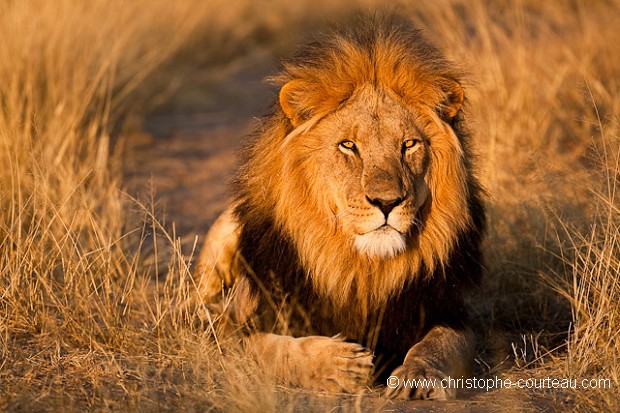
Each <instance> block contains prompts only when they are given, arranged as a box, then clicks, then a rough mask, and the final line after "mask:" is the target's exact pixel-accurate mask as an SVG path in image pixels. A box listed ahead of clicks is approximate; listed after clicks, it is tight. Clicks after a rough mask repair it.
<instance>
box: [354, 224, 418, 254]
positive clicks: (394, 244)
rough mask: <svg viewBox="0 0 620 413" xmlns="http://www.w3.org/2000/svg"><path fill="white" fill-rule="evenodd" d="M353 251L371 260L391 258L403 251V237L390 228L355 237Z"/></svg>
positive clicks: (404, 244) (382, 228) (404, 245)
mask: <svg viewBox="0 0 620 413" xmlns="http://www.w3.org/2000/svg"><path fill="white" fill-rule="evenodd" d="M354 245H355V249H357V250H358V251H359V252H360V253H363V254H366V255H368V256H369V257H373V258H392V257H395V256H397V255H398V254H400V253H402V252H403V251H405V247H406V246H407V244H406V242H405V237H404V235H403V234H401V233H400V232H398V231H396V230H395V229H394V228H391V227H381V228H379V229H376V230H374V231H370V232H367V233H366V234H362V235H356V236H355V243H354Z"/></svg>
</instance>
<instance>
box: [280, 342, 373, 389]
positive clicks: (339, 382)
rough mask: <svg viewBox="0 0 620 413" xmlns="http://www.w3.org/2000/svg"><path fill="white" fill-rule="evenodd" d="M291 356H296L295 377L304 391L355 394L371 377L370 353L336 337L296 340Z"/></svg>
mask: <svg viewBox="0 0 620 413" xmlns="http://www.w3.org/2000/svg"><path fill="white" fill-rule="evenodd" d="M295 353H297V355H298V356H299V357H300V358H298V363H296V367H297V370H298V371H297V374H296V375H297V377H299V378H301V379H302V380H301V381H302V383H300V384H301V385H302V386H303V387H306V388H311V389H314V390H322V391H330V392H347V393H355V392H358V391H361V390H363V389H364V388H365V387H366V386H367V385H368V381H369V378H370V376H371V374H372V369H373V365H372V354H371V353H370V352H369V351H368V350H366V349H365V348H364V347H362V346H361V345H359V344H357V343H347V342H345V341H343V339H341V338H339V337H323V336H311V337H302V338H299V339H297V349H296V351H295ZM290 355H292V354H290Z"/></svg>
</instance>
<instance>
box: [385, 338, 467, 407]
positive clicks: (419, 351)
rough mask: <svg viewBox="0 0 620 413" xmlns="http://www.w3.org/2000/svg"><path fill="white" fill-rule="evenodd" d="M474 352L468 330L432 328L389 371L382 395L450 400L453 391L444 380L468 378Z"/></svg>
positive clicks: (454, 393) (454, 391)
mask: <svg viewBox="0 0 620 413" xmlns="http://www.w3.org/2000/svg"><path fill="white" fill-rule="evenodd" d="M474 352H475V338H474V335H473V333H472V332H471V330H469V329H462V330H456V329H453V328H450V327H445V326H436V327H433V328H432V329H431V330H430V331H429V332H428V334H427V335H426V336H425V337H424V338H423V339H422V340H421V341H420V342H419V343H417V344H416V345H415V346H413V347H411V349H410V350H409V352H408V353H407V355H406V356H405V360H404V361H403V364H402V365H401V366H400V367H398V368H396V369H395V370H394V371H393V372H392V374H391V376H390V378H389V379H388V389H387V392H386V394H387V396H388V397H391V398H396V397H398V398H406V399H435V400H447V399H453V398H455V397H456V389H455V388H449V387H448V386H447V385H448V378H449V377H450V378H452V379H458V378H461V377H463V376H468V375H469V374H470V370H471V363H472V361H473V357H474ZM424 383H426V386H424ZM433 383H434V386H433V385H432V384H433Z"/></svg>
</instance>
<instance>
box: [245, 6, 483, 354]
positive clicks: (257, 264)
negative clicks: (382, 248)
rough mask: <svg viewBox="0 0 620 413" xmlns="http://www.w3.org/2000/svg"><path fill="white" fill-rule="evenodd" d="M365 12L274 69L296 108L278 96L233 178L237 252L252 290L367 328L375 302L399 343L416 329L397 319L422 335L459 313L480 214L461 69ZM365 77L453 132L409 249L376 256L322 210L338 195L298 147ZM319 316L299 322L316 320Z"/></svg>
mask: <svg viewBox="0 0 620 413" xmlns="http://www.w3.org/2000/svg"><path fill="white" fill-rule="evenodd" d="M370 20H371V23H370V24H368V22H366V23H364V24H358V23H359V22H357V23H353V24H351V25H348V26H346V28H344V29H340V30H336V31H335V32H333V33H331V34H329V35H325V36H323V37H321V38H318V39H316V40H315V41H313V42H311V43H309V44H307V45H306V46H305V47H303V48H301V49H300V51H299V52H298V53H297V54H295V55H294V56H293V58H292V59H290V60H288V61H286V62H285V63H283V67H282V70H281V71H280V73H279V74H278V75H276V76H274V77H273V78H272V80H273V81H274V82H275V84H276V85H278V86H279V87H283V86H285V85H289V86H290V89H289V90H288V95H289V96H290V97H291V99H292V100H293V101H294V104H295V105H296V107H297V108H298V110H297V111H296V116H295V117H294V118H293V119H291V117H290V116H287V115H286V114H285V113H284V111H283V110H282V107H281V105H282V102H276V104H275V105H274V108H273V112H272V113H271V114H270V115H268V116H266V117H265V118H263V119H262V122H261V123H260V124H259V125H258V128H257V130H256V131H255V133H254V134H253V136H251V137H250V142H249V143H248V145H247V148H246V153H245V156H244V158H243V160H242V163H241V167H240V170H239V173H238V176H237V178H236V183H235V188H236V205H237V206H236V209H235V215H236V219H237V221H238V222H239V223H240V225H241V228H242V229H241V235H240V241H239V247H240V248H239V249H240V256H241V257H242V259H243V261H244V265H247V266H248V268H249V269H248V271H247V273H248V274H250V273H251V275H248V279H249V280H250V282H251V284H252V285H253V288H254V290H255V291H256V293H257V294H259V293H260V292H261V291H262V292H264V289H265V288H267V289H271V291H270V292H271V293H273V294H275V295H276V296H277V294H278V291H279V292H281V293H282V295H281V296H282V297H289V299H290V297H296V298H295V300H297V301H296V302H298V303H300V304H302V306H305V308H306V311H311V310H312V309H311V308H309V307H313V306H316V305H321V306H322V305H328V306H329V307H330V308H331V309H333V311H334V314H335V315H334V317H335V318H334V319H333V320H331V321H330V323H331V322H334V323H335V324H337V325H340V327H338V328H337V329H336V330H343V329H344V333H345V334H347V335H348V336H360V335H363V334H368V328H369V327H368V325H367V323H366V321H365V320H366V319H367V318H368V317H370V316H371V315H372V314H373V313H376V312H381V314H382V317H383V316H384V317H383V318H384V319H383V320H382V321H380V323H382V324H383V326H385V324H386V323H387V324H391V325H392V330H394V331H395V332H394V333H386V334H387V336H386V338H385V339H384V341H386V340H387V341H389V340H394V341H395V342H396V343H392V344H386V343H387V341H386V343H384V344H385V346H387V347H391V348H394V349H399V350H401V351H402V350H403V349H405V345H404V344H403V345H402V346H401V345H400V344H398V341H409V342H410V341H411V340H403V337H401V336H398V334H405V333H398V331H401V332H402V331H403V330H405V328H404V326H403V328H400V329H399V324H401V326H402V324H404V325H408V324H409V325H410V324H415V325H417V326H422V329H421V330H418V331H417V333H415V334H416V337H417V335H419V334H423V332H424V331H423V330H424V329H425V328H427V327H424V326H428V325H430V324H431V322H435V323H437V322H438V323H444V322H448V321H446V320H444V318H445V317H462V318H463V319H464V318H465V312H464V309H463V291H464V290H465V289H466V288H467V287H470V286H472V285H477V284H478V283H479V279H480V275H481V269H482V265H481V252H480V243H481V237H482V234H483V231H484V226H485V218H484V209H483V206H482V202H481V193H482V191H481V188H480V185H479V184H478V181H477V179H476V176H475V170H474V168H473V166H472V154H471V149H470V143H469V140H470V138H469V135H468V133H467V132H466V130H465V127H464V121H463V118H464V115H463V110H460V111H459V112H458V113H457V114H456V115H455V114H450V115H451V116H448V114H447V113H446V112H447V111H449V110H450V109H449V103H450V99H451V98H452V97H451V96H450V93H449V92H447V91H446V87H445V86H446V85H449V84H450V82H455V81H457V82H459V83H460V81H461V80H460V77H461V74H460V72H459V71H458V70H455V67H454V65H453V64H451V63H450V62H448V61H447V60H446V59H445V58H444V57H443V56H442V55H441V54H440V53H439V52H438V51H437V49H436V48H435V47H433V46H432V45H431V44H430V43H429V42H428V41H427V40H426V39H425V38H424V37H423V36H422V34H421V33H420V32H419V31H418V30H416V29H414V28H412V27H411V26H410V24H409V23H408V22H406V21H403V20H400V19H398V18H394V17H388V18H386V17H376V16H375V17H371V18H370ZM369 84H370V85H373V86H374V87H377V88H384V89H389V90H391V91H392V92H394V93H395V94H396V95H397V96H398V97H399V98H400V99H401V101H402V102H403V103H404V104H405V105H407V106H408V107H411V108H413V109H415V110H417V111H426V112H428V115H429V116H435V117H438V118H441V119H449V120H448V121H445V122H439V123H440V124H443V125H444V128H445V130H441V131H438V133H444V134H445V135H446V136H448V137H449V139H445V140H443V141H442V142H438V143H433V144H431V146H430V151H431V164H430V170H429V172H428V174H429V187H430V196H429V201H428V202H427V204H426V205H425V206H424V208H422V210H421V211H420V214H419V216H418V218H417V219H418V220H419V224H418V225H417V226H416V228H417V231H415V232H413V233H412V234H411V235H410V237H411V239H410V240H409V241H408V242H409V244H408V248H407V249H406V251H405V252H404V253H402V254H399V255H396V256H394V257H389V258H382V259H373V258H372V257H367V256H364V255H361V254H360V253H359V252H358V251H356V250H355V249H354V248H352V246H351V240H350V239H349V238H347V237H345V236H344V235H343V234H341V233H339V231H338V227H337V223H336V220H335V219H334V220H330V219H326V216H329V215H330V211H328V210H326V208H328V202H327V201H326V199H328V198H329V197H331V196H334V195H333V194H330V193H329V192H328V191H329V189H328V188H329V185H326V183H325V182H320V179H319V178H318V176H317V171H316V168H315V167H313V166H312V159H308V157H307V156H304V155H301V154H302V153H303V152H302V151H300V150H298V149H299V147H300V146H302V145H303V144H304V136H303V135H304V133H305V132H307V131H308V130H310V129H311V128H313V127H314V125H316V124H317V123H318V122H320V121H321V119H323V118H324V117H325V116H326V115H327V114H329V113H331V112H333V111H335V110H337V109H338V108H339V107H341V106H342V105H343V103H344V102H346V101H347V99H349V97H351V96H352V95H353V94H354V93H355V91H356V90H357V89H359V88H361V87H363V86H364V85H369ZM431 112H432V113H431ZM379 116H380V114H379ZM428 128H438V126H437V124H433V125H428ZM317 303H319V304H317ZM325 303H328V304H325ZM386 307H387V308H388V309H387V311H386V310H385V309H386ZM395 307H398V308H395ZM310 318H311V317H310ZM334 320H335V321H334ZM338 320H340V321H338ZM315 321H316V320H310V321H307V323H306V324H308V325H310V324H311V325H312V326H313V328H315V330H322V327H321V326H320V325H318V326H317V324H316V322H315ZM318 323H320V322H318ZM458 323H460V321H459V322H458ZM343 326H344V327H343ZM347 330H348V331H347ZM362 330H364V331H362ZM386 331H387V330H386ZM412 331H415V329H413V330H412ZM327 332H328V331H327V330H326V331H323V332H322V333H323V334H324V333H327ZM407 334H409V333H407ZM411 339H413V340H415V338H413V337H411ZM409 345H411V343H409ZM401 347H402V349H401Z"/></svg>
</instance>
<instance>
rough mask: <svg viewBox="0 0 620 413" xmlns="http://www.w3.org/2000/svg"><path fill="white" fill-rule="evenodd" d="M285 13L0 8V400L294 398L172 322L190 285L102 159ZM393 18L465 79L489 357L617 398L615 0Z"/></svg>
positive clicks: (457, 3) (296, 11)
mask: <svg viewBox="0 0 620 413" xmlns="http://www.w3.org/2000/svg"><path fill="white" fill-rule="evenodd" d="M228 3H230V2H228ZM289 3H290V2H285V1H274V2H273V4H272V5H271V7H270V8H269V11H266V9H265V7H264V6H261V5H255V4H254V3H253V2H250V1H245V0H243V1H238V2H235V4H234V6H230V5H227V4H226V2H223V1H215V2H200V1H186V2H164V1H154V2H148V3H146V2H141V1H135V2H122V3H121V2H114V1H112V2H109V1H102V0H101V1H100V0H97V1H91V2H80V1H77V0H61V1H56V2H49V1H44V0H27V1H18V2H7V3H6V4H3V5H1V6H0V79H2V81H0V389H2V391H1V393H0V409H4V410H20V409H21V410H26V411H28V410H34V409H37V410H39V409H52V410H54V406H61V405H62V406H66V408H73V409H75V410H81V409H84V408H91V409H95V410H97V409H115V410H116V409H123V410H129V409H136V410H138V409H139V410H144V409H155V408H157V409H161V410H172V409H178V408H181V409H185V410H204V409H207V408H215V409H219V410H237V411H247V410H257V409H262V410H272V409H274V408H275V406H288V408H289V409H293V408H294V406H295V404H296V403H303V402H304V397H305V396H304V395H303V394H302V395H299V394H296V393H293V392H275V391H274V389H272V388H269V387H265V386H259V385H258V383H259V380H258V379H256V377H258V376H260V372H257V371H255V369H254V367H253V366H252V365H251V363H248V362H247V360H245V359H243V357H242V356H241V355H240V353H239V352H238V350H236V348H237V346H236V343H235V342H221V341H218V340H217V339H218V336H217V335H216V334H214V333H213V328H212V326H210V325H204V326H203V325H196V324H195V323H193V322H191V321H192V320H193V315H192V314H187V313H184V312H182V311H176V309H177V308H179V303H182V302H183V301H184V300H185V299H186V297H187V296H188V294H191V293H192V285H191V282H189V276H188V275H189V270H188V266H189V263H190V262H191V258H192V257H191V255H192V253H193V251H181V248H180V243H179V242H178V240H177V239H176V234H174V233H172V234H169V233H167V232H166V231H164V230H163V229H162V228H161V226H160V224H159V223H158V221H157V219H156V218H157V217H156V216H155V215H156V214H154V213H153V209H152V207H151V206H148V205H147V206H142V205H140V204H139V203H138V202H136V201H133V200H132V199H130V197H128V196H125V195H124V194H123V192H122V180H121V165H120V155H119V154H118V148H120V147H121V145H120V143H122V141H123V138H124V136H125V131H126V125H127V124H128V123H127V120H128V119H132V118H139V117H140V116H142V115H144V114H145V113H147V112H148V111H149V110H151V109H153V107H155V106H161V105H166V104H167V102H169V101H170V98H171V97H172V96H174V93H175V91H176V90H178V88H179V86H180V85H182V83H183V79H184V78H185V77H188V76H189V74H192V78H193V79H196V78H198V79H199V80H200V81H202V82H203V84H207V83H208V82H214V81H218V82H219V81H225V80H226V76H227V73H228V72H227V67H229V65H231V64H233V63H234V62H243V61H244V59H248V56H250V55H252V54H255V53H258V51H260V50H264V49H269V50H275V51H276V53H277V52H278V51H280V50H285V49H287V48H289V47H290V46H291V43H293V42H294V41H295V40H296V37H297V36H299V35H300V34H301V33H302V32H304V30H306V28H307V27H308V23H303V24H302V22H304V21H305V20H307V19H308V17H309V16H310V17H311V19H310V20H312V21H320V20H321V18H322V13H325V14H327V13H328V12H318V11H317V10H319V9H320V7H318V8H317V5H316V3H317V2H316V1H315V2H312V3H313V5H310V4H309V3H310V2H303V3H300V4H299V5H297V6H294V7H293V6H292V4H289ZM327 4H329V2H327V1H325V4H323V6H325V5H327ZM359 4H362V2H360V3H359ZM313 6H314V7H313ZM344 9H345V5H340V6H330V9H329V13H330V14H331V13H340V12H342V11H343V10H344ZM398 10H400V12H402V13H404V14H407V15H410V16H411V17H412V18H414V19H415V20H416V21H418V22H419V23H420V24H422V25H423V26H425V28H426V29H427V30H428V31H429V32H430V33H431V34H433V35H435V36H436V38H437V39H438V42H439V43H440V44H441V45H442V46H444V47H445V48H447V49H449V51H450V54H451V56H452V57H454V58H455V59H456V60H458V61H461V62H463V63H464V65H465V66H466V67H467V68H468V70H469V71H470V73H471V75H472V76H471V77H472V79H473V80H474V81H473V82H472V84H471V85H466V86H468V87H467V90H468V91H469V98H470V112H471V113H472V118H473V119H474V122H475V123H474V125H473V126H474V130H476V131H477V133H476V135H477V140H478V142H479V146H480V149H481V161H482V164H483V167H484V171H483V172H484V181H485V185H486V187H487V189H488V191H489V194H490V200H489V212H490V227H491V230H490V234H489V240H488V242H487V251H488V254H487V255H488V267H489V275H488V277H487V279H488V283H487V285H486V286H485V289H486V290H485V295H484V296H485V297H490V298H489V299H486V300H484V302H483V305H481V306H480V308H479V309H478V311H479V312H480V314H481V317H480V318H481V319H485V320H486V321H485V322H484V323H483V322H481V323H480V324H481V328H480V330H481V332H483V333H484V332H486V331H490V329H492V331H494V333H493V337H494V338H496V336H497V334H499V333H497V332H498V331H503V332H504V333H503V335H504V337H505V341H506V345H505V346H503V347H504V348H507V349H508V350H510V343H511V342H512V343H514V348H515V351H516V353H517V356H518V357H514V356H510V357H509V358H510V359H511V360H513V361H515V362H516V364H517V367H516V368H513V370H512V371H513V372H514V371H517V370H515V369H518V368H521V369H522V370H519V372H520V373H521V374H532V375H533V374H538V370H534V369H532V367H531V366H532V363H534V364H535V365H536V366H539V367H540V368H544V369H545V371H547V372H552V374H557V375H559V376H566V377H568V376H570V377H606V378H610V379H612V381H613V383H614V386H615V388H617V386H618V384H620V383H619V380H620V363H619V362H618V360H620V340H619V337H618V330H619V329H620V306H619V305H618V302H620V270H619V269H620V246H619V240H620V218H619V212H620V211H619V209H618V208H619V207H618V205H619V202H618V201H619V200H618V194H617V176H618V173H619V172H620V166H619V165H618V162H619V161H618V159H619V156H620V151H619V150H618V148H619V140H618V139H619V138H620V136H618V135H619V134H618V131H619V130H618V128H619V124H618V120H619V114H620V81H619V80H618V79H620V49H618V48H617V44H616V43H617V40H616V37H617V33H616V31H617V27H618V26H619V24H620V17H619V16H620V3H619V2H618V1H617V0H609V1H607V2H585V1H578V0H574V1H569V0H566V1H559V0H558V1H556V2H544V3H540V2H537V1H535V0H521V1H518V0H504V1H501V2H492V1H483V0H471V1H470V0H467V1H466V0H446V1H442V2H416V3H415V5H412V4H410V2H403V4H401V5H400V6H399V8H398ZM283 34H284V35H283ZM197 73H202V75H200V76H198V77H197V76H196V74H197ZM204 82H207V83H204ZM136 217H137V218H136ZM153 233H158V234H159V236H157V237H153V236H152V234H153ZM156 240H158V241H156ZM146 244H149V245H148V248H147V245H146ZM164 250H165V251H164ZM162 254H164V255H166V256H170V257H171V258H170V259H169V262H167V263H166V265H165V268H160V267H159V266H158V265H159V264H157V263H158V262H160V261H161V260H158V259H157V257H156V256H154V255H162ZM569 330H570V331H569ZM520 336H524V337H525V340H523V339H521V338H520ZM529 337H533V338H532V339H530V338H529ZM219 338H220V339H221V337H219ZM523 343H525V344H523ZM500 344H501V343H500ZM493 346H498V344H497V343H486V344H485V346H484V348H482V349H481V358H483V359H485V361H486V362H487V363H488V364H490V367H491V369H494V368H496V364H497V363H499V362H498V361H497V360H503V359H504V358H505V357H504V358H502V357H503V356H502V354H504V353H501V352H499V355H498V354H495V355H489V354H490V353H491V351H490V348H491V347H493ZM222 349H223V352H224V353H227V354H228V355H227V356H226V357H224V356H223V355H222ZM505 353H506V354H508V351H506V352H505ZM506 357H507V356H506ZM514 359H516V360H514ZM550 374H551V373H550ZM569 396H571V397H572V398H573V399H574V400H575V402H574V404H575V406H576V407H579V408H582V409H584V410H587V409H595V408H600V409H611V410H617V409H618V408H620V397H618V392H617V390H611V391H610V390H599V391H583V390H578V391H575V392H574V394H569ZM561 397H564V396H561ZM353 403H354V402H353Z"/></svg>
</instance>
